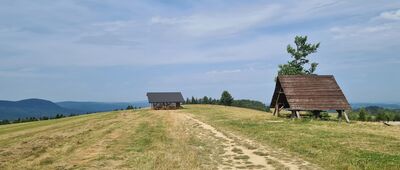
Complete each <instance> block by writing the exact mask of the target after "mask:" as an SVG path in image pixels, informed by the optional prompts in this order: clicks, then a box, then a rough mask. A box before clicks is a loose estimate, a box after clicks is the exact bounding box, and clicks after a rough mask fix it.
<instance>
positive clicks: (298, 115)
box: [296, 111, 301, 119]
mask: <svg viewBox="0 0 400 170" xmlns="http://www.w3.org/2000/svg"><path fill="white" fill-rule="evenodd" d="M296 117H297V118H298V119H300V118H301V117H300V111H296Z"/></svg>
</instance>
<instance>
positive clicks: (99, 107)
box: [56, 101, 149, 112]
mask: <svg viewBox="0 0 400 170" xmlns="http://www.w3.org/2000/svg"><path fill="white" fill-rule="evenodd" d="M56 104H57V105H59V106H61V107H63V108H67V109H73V110H79V111H81V112H104V111H112V110H115V109H125V108H126V107H127V106H129V105H132V106H134V107H135V106H136V107H148V106H149V104H148V102H147V101H138V102H77V101H64V102H57V103H56Z"/></svg>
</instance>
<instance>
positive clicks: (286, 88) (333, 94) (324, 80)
mask: <svg viewBox="0 0 400 170" xmlns="http://www.w3.org/2000/svg"><path fill="white" fill-rule="evenodd" d="M278 96H279V103H282V104H283V106H284V108H287V109H289V110H350V109H351V107H350V105H349V103H348V102H347V99H346V97H345V96H344V94H343V92H342V90H341V89H340V87H339V85H338V84H337V82H336V80H335V78H334V77H333V76H332V75H284V76H278V78H277V81H276V87H275V91H274V95H273V97H272V101H271V105H270V107H271V108H273V107H275V103H276V100H277V98H278ZM280 107H281V106H280Z"/></svg>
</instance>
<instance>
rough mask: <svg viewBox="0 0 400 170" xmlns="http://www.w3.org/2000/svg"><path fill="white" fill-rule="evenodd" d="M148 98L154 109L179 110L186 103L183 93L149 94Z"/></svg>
mask: <svg viewBox="0 0 400 170" xmlns="http://www.w3.org/2000/svg"><path fill="white" fill-rule="evenodd" d="M147 98H148V100H149V103H150V105H151V108H152V109H155V110H159V109H178V108H180V107H181V103H183V102H185V100H184V99H183V96H182V93H181V92H149V93H147Z"/></svg>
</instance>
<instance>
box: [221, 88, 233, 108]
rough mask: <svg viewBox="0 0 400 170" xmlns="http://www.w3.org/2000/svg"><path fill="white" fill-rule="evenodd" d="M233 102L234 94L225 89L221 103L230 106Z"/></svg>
mask: <svg viewBox="0 0 400 170" xmlns="http://www.w3.org/2000/svg"><path fill="white" fill-rule="evenodd" d="M232 102H233V97H232V95H231V94H229V92H228V91H223V92H222V94H221V99H220V103H221V104H222V105H225V106H230V105H232Z"/></svg>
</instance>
